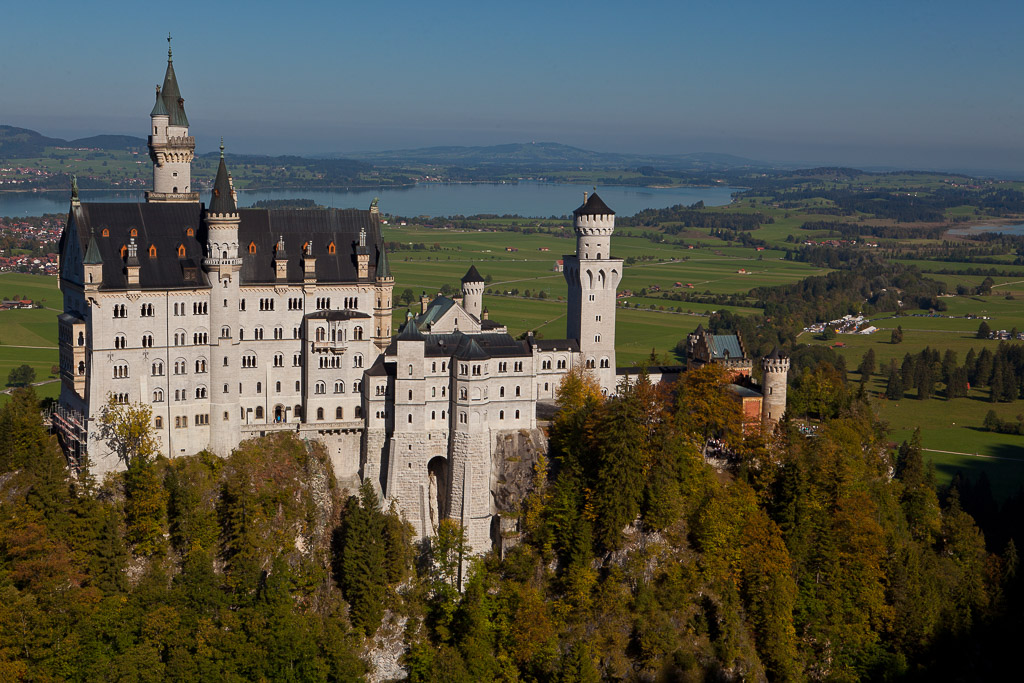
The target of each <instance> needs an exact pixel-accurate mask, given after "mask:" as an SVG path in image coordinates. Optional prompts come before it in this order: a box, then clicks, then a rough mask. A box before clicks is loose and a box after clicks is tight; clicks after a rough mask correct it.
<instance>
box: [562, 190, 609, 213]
mask: <svg viewBox="0 0 1024 683" xmlns="http://www.w3.org/2000/svg"><path fill="white" fill-rule="evenodd" d="M572 215H573V216H614V215H615V212H614V211H612V210H611V209H609V208H608V205H607V204H605V203H604V200H603V199H601V198H600V197H598V196H597V193H596V192H595V193H593V194H592V195H590V196H589V197H588V198H587V201H586V202H584V203H583V204H582V205H581V206H580V208H578V209H576V210H575V211H573V212H572Z"/></svg>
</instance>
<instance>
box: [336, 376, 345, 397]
mask: <svg viewBox="0 0 1024 683" xmlns="http://www.w3.org/2000/svg"><path fill="white" fill-rule="evenodd" d="M334 393H336V394H344V393H345V383H344V382H342V381H341V380H340V379H339V380H338V381H337V382H335V383H334Z"/></svg>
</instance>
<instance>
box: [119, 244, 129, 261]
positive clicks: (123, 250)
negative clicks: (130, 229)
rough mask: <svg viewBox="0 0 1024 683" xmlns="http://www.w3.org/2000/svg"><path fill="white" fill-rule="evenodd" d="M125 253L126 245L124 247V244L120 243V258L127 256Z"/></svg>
mask: <svg viewBox="0 0 1024 683" xmlns="http://www.w3.org/2000/svg"><path fill="white" fill-rule="evenodd" d="M127 255H128V247H126V246H124V245H123V244H122V245H121V258H124V257H125V256H127Z"/></svg>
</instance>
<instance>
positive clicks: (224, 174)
mask: <svg viewBox="0 0 1024 683" xmlns="http://www.w3.org/2000/svg"><path fill="white" fill-rule="evenodd" d="M210 211H212V212H213V213H235V212H236V211H238V207H236V206H235V198H234V197H233V196H232V195H231V181H230V180H229V178H228V167H227V166H226V165H225V164H224V142H223V141H221V143H220V166H218V167H217V179H216V180H215V181H214V182H213V194H212V196H211V197H210Z"/></svg>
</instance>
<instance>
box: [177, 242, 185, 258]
mask: <svg viewBox="0 0 1024 683" xmlns="http://www.w3.org/2000/svg"><path fill="white" fill-rule="evenodd" d="M178 258H185V245H184V244H179V245H178Z"/></svg>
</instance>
